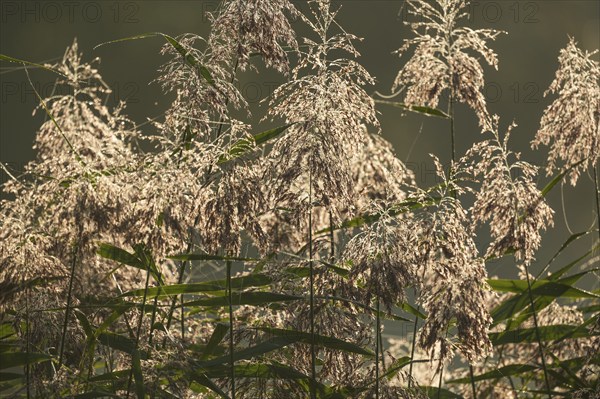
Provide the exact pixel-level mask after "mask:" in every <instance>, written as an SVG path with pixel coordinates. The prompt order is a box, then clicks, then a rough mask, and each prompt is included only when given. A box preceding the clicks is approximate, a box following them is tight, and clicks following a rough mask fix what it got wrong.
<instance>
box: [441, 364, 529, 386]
mask: <svg viewBox="0 0 600 399" xmlns="http://www.w3.org/2000/svg"><path fill="white" fill-rule="evenodd" d="M537 369H538V367H537V366H532V365H529V364H511V365H508V366H504V367H500V368H499V369H497V370H492V371H489V372H487V373H484V374H480V375H476V376H474V377H473V381H483V380H497V379H501V378H505V377H509V376H511V375H516V374H521V373H526V372H529V371H534V370H537ZM446 383H448V384H470V383H471V378H470V377H465V378H458V379H455V380H451V381H446Z"/></svg>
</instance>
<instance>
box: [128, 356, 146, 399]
mask: <svg viewBox="0 0 600 399" xmlns="http://www.w3.org/2000/svg"><path fill="white" fill-rule="evenodd" d="M131 368H132V370H133V379H134V380H135V393H136V395H137V397H138V399H145V397H146V388H145V386H144V374H143V372H142V362H141V353H140V351H139V350H137V349H136V350H134V351H133V353H132V354H131Z"/></svg>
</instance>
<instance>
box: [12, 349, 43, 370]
mask: <svg viewBox="0 0 600 399" xmlns="http://www.w3.org/2000/svg"><path fill="white" fill-rule="evenodd" d="M50 359H52V357H50V356H48V355H46V354H45V353H26V352H3V353H0V370H2V369H9V368H12V367H20V366H26V365H28V364H35V363H40V362H45V361H47V360H50Z"/></svg>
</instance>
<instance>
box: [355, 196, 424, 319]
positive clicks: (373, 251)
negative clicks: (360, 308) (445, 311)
mask: <svg viewBox="0 0 600 399" xmlns="http://www.w3.org/2000/svg"><path fill="white" fill-rule="evenodd" d="M366 211H367V214H370V215H376V216H375V217H376V218H377V220H376V221H375V222H373V223H371V224H368V225H367V226H366V227H364V229H363V230H362V231H361V232H359V233H358V234H356V235H355V236H354V237H352V239H351V240H350V241H349V242H348V244H347V245H346V248H345V250H344V253H343V259H344V261H345V263H347V264H348V265H349V266H350V276H351V279H352V281H357V280H359V281H362V282H364V290H365V291H366V293H365V294H366V295H365V296H364V297H363V299H362V300H363V301H364V302H365V304H366V305H367V306H370V304H371V298H372V297H375V298H378V299H379V300H381V302H382V303H383V304H384V305H385V306H386V308H387V309H388V311H391V308H392V306H394V305H396V304H397V303H399V302H400V301H402V300H404V299H405V295H404V291H405V289H406V288H407V287H409V286H412V285H414V284H415V282H416V269H417V265H416V262H415V259H414V256H411V252H412V250H413V248H414V247H415V246H417V245H418V237H417V236H416V235H415V234H413V231H412V226H411V224H410V223H409V222H408V221H407V220H404V219H402V218H397V217H395V216H396V215H395V214H396V213H398V209H395V208H393V207H391V206H389V204H387V203H386V202H383V201H379V202H374V203H373V204H372V205H371V207H369V209H366ZM355 284H356V283H355Z"/></svg>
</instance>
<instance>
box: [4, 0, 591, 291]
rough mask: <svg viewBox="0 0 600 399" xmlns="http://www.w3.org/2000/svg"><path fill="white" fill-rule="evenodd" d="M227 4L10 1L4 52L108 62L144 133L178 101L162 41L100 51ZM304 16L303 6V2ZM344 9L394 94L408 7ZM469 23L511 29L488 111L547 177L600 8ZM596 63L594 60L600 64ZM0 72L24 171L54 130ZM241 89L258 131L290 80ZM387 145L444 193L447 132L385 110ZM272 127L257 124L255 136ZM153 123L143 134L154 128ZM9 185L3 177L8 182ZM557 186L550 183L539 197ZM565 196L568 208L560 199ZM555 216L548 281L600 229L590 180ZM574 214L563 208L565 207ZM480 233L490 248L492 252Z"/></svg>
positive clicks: (466, 118)
mask: <svg viewBox="0 0 600 399" xmlns="http://www.w3.org/2000/svg"><path fill="white" fill-rule="evenodd" d="M217 4H218V1H216V0H210V1H166V0H160V1H119V2H117V1H7V0H2V1H1V2H0V23H1V27H0V52H1V53H2V54H6V55H9V56H12V57H16V58H21V59H25V60H29V61H33V62H38V63H43V62H57V61H58V60H60V58H61V57H62V55H63V53H64V50H65V48H66V47H67V46H68V45H70V44H71V43H72V41H73V39H74V38H75V37H77V40H78V42H79V46H80V50H81V51H83V52H84V54H85V57H84V59H87V60H89V59H92V58H94V57H100V58H101V59H102V62H101V64H100V65H99V68H100V72H101V73H102V75H103V77H104V79H105V81H106V82H107V83H108V84H109V85H110V86H112V88H113V90H114V91H113V94H112V95H111V96H110V98H109V102H110V103H111V104H114V103H115V102H116V101H117V100H124V101H126V102H127V104H128V105H127V113H128V114H129V116H130V117H131V118H132V119H133V120H134V121H136V122H137V123H140V124H141V123H144V122H145V121H147V119H148V118H152V117H157V116H160V115H161V114H162V112H164V110H165V109H166V107H167V106H168V104H169V101H170V97H169V96H166V95H164V94H162V93H161V91H160V88H159V86H158V85H157V84H153V83H151V82H152V81H153V80H154V79H155V78H156V77H157V72H156V71H157V68H158V67H159V66H160V65H161V63H163V62H165V61H166V59H165V58H164V57H162V56H161V55H160V54H159V49H160V47H161V46H162V45H163V42H162V39H160V38H149V39H143V40H137V41H132V42H125V43H117V44H111V45H106V46H103V47H100V48H98V49H96V50H94V49H93V48H94V46H96V45H97V44H99V43H102V42H106V41H109V40H114V39H117V38H122V37H127V36H132V35H137V34H140V33H144V32H153V31H159V32H163V33H167V34H169V35H172V36H176V35H179V34H182V33H186V32H194V33H198V34H200V35H204V36H205V35H206V34H207V33H208V28H209V25H208V20H207V18H206V17H205V16H204V13H205V12H206V11H211V10H214V9H215V8H216V6H217ZM295 4H297V5H298V6H300V7H305V5H306V4H305V2H302V1H296V2H295ZM336 4H338V5H342V9H341V11H340V14H339V22H340V23H341V25H342V26H343V27H345V28H346V30H348V31H349V32H352V33H355V34H356V35H358V36H361V37H364V38H365V40H364V41H363V42H361V43H359V44H358V48H359V50H360V51H361V53H362V57H361V58H360V59H359V61H360V62H361V63H362V64H363V65H364V66H365V67H366V68H367V69H368V70H369V71H370V72H371V73H372V74H373V75H374V76H375V77H376V78H377V84H376V86H375V87H372V88H369V89H368V90H369V91H374V90H378V91H380V92H382V93H386V94H389V93H390V90H391V86H392V83H393V80H394V78H395V76H396V73H397V71H398V69H399V67H400V66H401V65H403V62H404V61H405V60H402V59H400V58H399V57H398V56H397V55H395V54H392V52H393V51H394V50H395V49H397V48H398V47H400V46H401V44H402V41H403V39H404V38H407V37H410V32H409V30H408V28H407V27H406V26H405V25H404V24H403V21H404V20H406V14H405V13H404V12H403V11H401V9H402V4H403V2H402V1H400V0H393V1H372V0H346V1H338V2H336ZM470 10H471V16H470V18H469V21H468V22H467V23H468V25H469V26H471V27H473V28H483V27H486V28H494V29H499V30H505V31H507V32H508V34H507V35H501V36H500V37H499V38H498V39H497V40H496V42H494V43H491V47H492V48H494V49H495V50H496V51H497V53H498V55H499V58H500V65H499V71H495V70H494V69H493V68H490V67H487V66H486V67H485V71H486V82H487V85H486V97H487V99H488V106H489V110H490V112H492V113H497V114H498V115H500V116H501V122H502V129H501V130H502V132H503V131H504V129H505V126H506V125H507V124H509V123H510V122H511V121H512V120H513V119H514V120H515V121H516V122H517V124H518V125H519V126H518V128H516V129H515V130H514V131H513V134H512V139H511V147H512V148H513V149H515V150H516V151H519V152H522V156H523V158H524V159H526V160H529V161H530V162H532V163H534V164H537V165H541V166H543V165H544V164H545V157H546V153H547V152H546V148H542V149H540V150H537V151H533V150H531V148H530V146H529V142H530V141H531V140H532V139H533V137H534V135H535V132H536V131H537V128H538V127H539V120H540V118H541V116H542V114H543V111H544V109H545V107H546V106H547V105H548V104H550V101H551V100H552V99H553V98H554V97H550V98H544V95H543V94H544V92H545V90H546V89H547V87H548V86H549V85H550V83H551V81H552V80H553V77H554V72H555V70H556V68H557V67H558V61H557V57H558V53H559V50H560V49H561V48H563V47H565V45H566V44H567V42H568V35H571V36H573V37H575V39H576V40H577V41H578V42H579V45H580V46H581V47H582V48H584V49H587V50H595V49H597V48H598V47H600V46H599V42H600V38H599V32H600V26H599V23H600V2H599V1H597V0H586V1H566V0H559V1H511V0H508V1H506V0H502V1H474V2H472V3H471V9H470ZM597 58H598V57H597V55H596V59H597ZM0 66H1V70H0V97H1V98H0V106H1V111H0V115H1V116H0V120H1V122H0V161H2V162H3V163H5V164H7V165H9V166H10V167H12V168H15V169H17V170H18V169H21V168H22V166H23V165H24V163H26V162H27V161H28V160H30V159H32V158H33V157H34V151H33V150H32V148H31V145H32V140H33V138H34V135H35V132H36V129H37V128H38V127H39V125H40V123H41V122H42V121H43V120H44V115H43V112H38V113H37V114H36V115H35V116H33V117H32V111H33V110H34V108H35V107H36V105H37V100H36V98H35V94H34V93H33V91H32V90H31V88H30V87H29V83H28V82H27V79H26V76H25V73H24V72H23V71H22V70H21V68H20V67H19V66H17V65H15V64H9V63H6V62H2V63H1V65H0ZM30 73H31V77H32V80H33V82H34V85H35V86H36V89H37V90H38V91H39V92H40V93H41V94H42V95H47V94H48V93H49V92H50V90H51V88H52V82H53V81H54V78H55V76H53V75H52V74H51V73H50V72H48V71H44V70H34V69H32V70H30ZM239 77H240V88H241V90H242V93H243V94H244V95H245V96H246V97H247V98H248V101H249V102H250V103H251V108H252V111H253V113H254V120H259V119H260V118H261V117H262V115H263V114H264V108H265V107H264V105H261V104H260V103H259V100H260V99H261V98H265V97H267V96H268V95H269V94H270V93H271V92H272V90H273V88H274V87H276V84H277V83H278V82H281V81H282V79H283V78H282V76H280V75H278V74H277V73H274V72H273V71H265V70H264V68H262V67H259V74H257V73H255V72H252V71H248V72H244V73H241V74H240V75H239ZM379 110H380V112H381V115H380V121H381V125H382V134H383V135H384V136H385V137H386V138H387V139H388V140H390V141H391V142H392V143H393V144H394V146H395V148H396V151H397V154H398V156H399V157H400V158H401V159H402V160H404V161H406V162H407V163H408V165H409V167H410V168H411V169H412V170H414V172H415V173H416V177H417V181H418V183H419V184H420V185H421V186H428V185H432V184H433V183H434V182H435V175H434V174H433V173H434V172H433V164H432V162H431V160H430V158H429V156H428V154H429V153H435V154H437V155H438V156H439V157H440V158H441V159H442V161H443V162H447V161H448V159H449V152H450V149H449V145H450V139H449V133H448V122H447V121H444V120H440V119H434V118H425V117H423V116H421V115H416V114H408V115H402V113H401V112H400V110H399V109H395V108H390V107H387V106H382V107H380V108H379ZM456 118H457V122H456V134H457V153H458V154H459V155H461V154H463V153H464V151H466V150H467V149H468V148H469V147H470V146H471V145H472V144H473V143H474V142H475V141H477V140H481V139H482V136H481V134H480V133H479V130H478V128H477V122H476V119H475V117H474V115H473V113H472V112H471V111H470V110H469V109H467V108H466V107H465V106H462V105H459V106H458V108H457V113H456ZM266 127H268V124H264V123H263V124H259V125H256V126H255V127H254V129H255V131H256V132H258V131H261V130H264V128H266ZM149 128H151V127H150V124H146V125H144V127H143V128H142V129H146V130H147V129H149ZM6 178H7V176H6V175H5V174H4V172H2V171H0V179H1V180H2V181H4V180H5V179H6ZM549 180H550V178H549V177H546V176H545V173H544V172H542V173H541V177H540V179H539V186H540V187H542V186H543V185H545V184H546V183H547V182H548V181H549ZM561 197H562V198H561ZM549 200H550V204H551V206H552V207H553V209H554V210H555V212H556V213H555V227H554V228H553V229H551V230H550V231H549V232H548V233H546V234H545V236H544V240H543V242H542V248H541V250H540V251H539V253H538V261H537V262H536V263H535V264H534V265H533V268H534V269H533V270H534V271H539V270H541V268H542V267H543V266H544V265H545V264H546V263H547V262H548V260H549V259H550V258H551V257H552V255H553V254H554V253H555V252H556V251H557V250H558V248H559V247H560V245H561V244H562V243H563V242H564V241H565V240H566V239H567V238H568V237H569V235H570V233H569V228H567V225H566V223H565V220H567V221H568V225H569V227H570V229H571V231H573V232H579V231H584V230H587V229H589V228H590V226H592V224H593V222H594V220H595V212H594V209H595V202H594V195H593V184H592V180H591V177H590V175H589V173H588V174H584V175H583V176H582V177H581V178H580V180H579V183H578V186H577V187H576V188H572V187H571V186H565V187H564V195H562V196H561V189H560V187H557V188H555V189H554V190H553V191H552V192H551V193H550V195H549ZM563 204H564V207H563ZM484 237H485V233H482V234H481V238H480V241H481V246H483V245H484V243H485V238H484ZM593 237H595V236H594V235H592V234H590V235H588V236H587V237H584V238H583V239H581V240H580V242H579V243H578V245H575V246H573V248H572V250H571V251H567V252H565V253H564V254H563V255H561V257H560V258H559V259H558V260H557V261H556V262H555V264H554V267H553V269H554V268H558V267H559V266H562V265H563V264H565V263H567V262H568V261H570V260H572V259H574V258H575V257H576V256H577V255H578V254H581V253H583V252H584V251H586V250H589V248H590V247H591V245H592V238H593ZM488 270H489V273H490V275H500V276H502V277H509V276H510V277H512V276H516V268H515V267H514V262H511V261H510V259H508V260H504V261H498V262H492V263H490V264H489V265H488ZM597 281H598V280H597V279H596V280H595V281H594V280H593V279H592V278H591V277H590V278H589V280H588V281H585V282H583V284H584V285H585V286H586V287H587V288H598V283H597Z"/></svg>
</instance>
